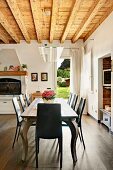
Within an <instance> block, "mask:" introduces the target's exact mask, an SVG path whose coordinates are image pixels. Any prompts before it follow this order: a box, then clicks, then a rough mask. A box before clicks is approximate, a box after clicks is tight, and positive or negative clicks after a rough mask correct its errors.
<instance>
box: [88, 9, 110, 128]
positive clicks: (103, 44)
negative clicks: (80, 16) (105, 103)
mask: <svg viewBox="0 0 113 170" xmlns="http://www.w3.org/2000/svg"><path fill="white" fill-rule="evenodd" d="M112 28H113V12H112V13H111V15H110V16H109V17H108V18H107V19H106V20H105V21H104V22H103V23H102V24H101V25H100V26H99V27H98V29H97V30H96V31H95V32H94V33H93V34H92V35H91V36H90V37H89V39H88V40H87V41H86V42H85V47H86V48H87V51H89V50H92V56H93V83H94V84H93V87H94V89H93V91H92V92H90V94H89V95H91V97H90V99H89V103H88V105H89V107H90V108H93V109H92V111H93V116H94V117H95V118H96V119H97V120H98V116H99V110H98V109H99V100H100V97H101V96H100V95H99V91H98V89H99V85H100V84H99V80H100V78H99V77H98V72H99V69H98V62H99V58H102V57H105V56H110V55H111V59H113V36H112V34H113V29H112ZM92 39H94V40H93V41H92ZM112 76H113V74H112ZM112 84H113V78H112ZM112 90H113V88H111V91H112ZM92 98H93V100H92ZM111 103H112V106H111V107H112V108H111V109H112V113H111V119H112V125H111V130H112V131H113V94H112V97H111Z"/></svg>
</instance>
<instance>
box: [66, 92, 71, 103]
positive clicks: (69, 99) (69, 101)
mask: <svg viewBox="0 0 113 170" xmlns="http://www.w3.org/2000/svg"><path fill="white" fill-rule="evenodd" d="M71 99H72V93H70V95H69V98H68V101H67V103H68V104H69V105H70V103H71Z"/></svg>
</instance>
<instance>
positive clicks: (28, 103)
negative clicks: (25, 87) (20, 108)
mask: <svg viewBox="0 0 113 170" xmlns="http://www.w3.org/2000/svg"><path fill="white" fill-rule="evenodd" d="M25 99H26V103H27V106H29V105H30V103H31V102H30V100H29V98H28V95H27V94H25Z"/></svg>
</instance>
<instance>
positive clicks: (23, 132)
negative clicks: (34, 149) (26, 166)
mask: <svg viewBox="0 0 113 170" xmlns="http://www.w3.org/2000/svg"><path fill="white" fill-rule="evenodd" d="M33 122H34V121H33V120H32V119H26V120H25V121H23V124H22V129H21V132H20V134H21V137H22V143H23V153H22V160H23V161H26V158H27V153H28V139H27V133H28V130H29V127H30V126H31V125H32V123H33Z"/></svg>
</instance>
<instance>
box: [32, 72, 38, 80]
mask: <svg viewBox="0 0 113 170" xmlns="http://www.w3.org/2000/svg"><path fill="white" fill-rule="evenodd" d="M31 81H38V73H31Z"/></svg>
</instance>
